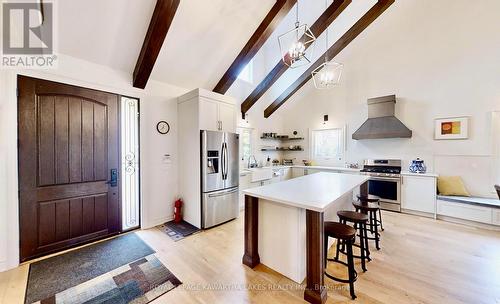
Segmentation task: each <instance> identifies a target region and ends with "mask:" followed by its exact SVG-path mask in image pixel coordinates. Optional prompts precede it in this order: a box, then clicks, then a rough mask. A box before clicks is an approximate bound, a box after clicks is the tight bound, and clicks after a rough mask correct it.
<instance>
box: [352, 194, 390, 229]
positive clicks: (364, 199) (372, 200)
mask: <svg viewBox="0 0 500 304" xmlns="http://www.w3.org/2000/svg"><path fill="white" fill-rule="evenodd" d="M357 197H358V201H361V202H364V203H375V204H377V205H378V206H379V207H380V199H378V198H370V197H368V196H364V195H357ZM377 223H380V230H381V231H384V225H383V223H382V211H381V208H380V209H379V210H378V220H377Z"/></svg>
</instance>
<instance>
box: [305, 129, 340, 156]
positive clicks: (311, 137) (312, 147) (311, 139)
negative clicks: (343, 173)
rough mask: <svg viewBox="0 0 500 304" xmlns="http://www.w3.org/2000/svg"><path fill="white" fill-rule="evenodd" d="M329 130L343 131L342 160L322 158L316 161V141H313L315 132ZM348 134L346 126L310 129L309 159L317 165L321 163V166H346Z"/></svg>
mask: <svg viewBox="0 0 500 304" xmlns="http://www.w3.org/2000/svg"><path fill="white" fill-rule="evenodd" d="M327 130H341V134H342V155H341V159H340V160H339V159H337V158H321V159H315V158H314V139H313V132H314V131H327ZM346 133H347V127H346V126H345V125H344V126H342V127H337V128H335V127H329V128H320V129H310V130H309V159H310V160H311V161H314V162H316V163H319V164H320V165H335V166H338V165H341V166H343V165H344V164H345V158H346V156H345V155H346V146H347V138H346Z"/></svg>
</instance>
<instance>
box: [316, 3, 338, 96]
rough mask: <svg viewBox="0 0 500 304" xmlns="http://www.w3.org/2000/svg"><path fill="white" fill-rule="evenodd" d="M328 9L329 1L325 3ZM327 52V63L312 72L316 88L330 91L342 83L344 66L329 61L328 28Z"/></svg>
mask: <svg viewBox="0 0 500 304" xmlns="http://www.w3.org/2000/svg"><path fill="white" fill-rule="evenodd" d="M325 3H326V6H327V7H328V0H326V1H325ZM325 34H326V37H325V38H326V39H325V40H326V51H325V62H324V63H323V64H322V65H320V66H319V67H317V68H316V69H314V71H312V72H311V76H312V78H313V81H314V86H315V87H316V88H317V89H330V88H333V87H336V86H338V85H339V83H340V78H341V76H342V71H343V70H344V65H343V64H341V63H338V62H333V61H329V58H328V47H329V44H328V28H327V29H326V33H325Z"/></svg>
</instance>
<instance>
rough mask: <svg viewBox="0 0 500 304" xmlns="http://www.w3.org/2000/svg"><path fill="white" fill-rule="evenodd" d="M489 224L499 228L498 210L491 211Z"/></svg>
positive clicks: (499, 211) (499, 214) (499, 215)
mask: <svg viewBox="0 0 500 304" xmlns="http://www.w3.org/2000/svg"><path fill="white" fill-rule="evenodd" d="M491 215H492V216H491V223H492V224H493V225H499V226H500V209H492V214H491Z"/></svg>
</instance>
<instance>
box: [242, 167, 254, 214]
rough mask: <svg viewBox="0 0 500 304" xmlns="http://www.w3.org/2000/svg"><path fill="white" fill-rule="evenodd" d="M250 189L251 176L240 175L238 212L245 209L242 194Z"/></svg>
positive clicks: (243, 195)
mask: <svg viewBox="0 0 500 304" xmlns="http://www.w3.org/2000/svg"><path fill="white" fill-rule="evenodd" d="M251 187H252V174H251V173H249V174H246V175H240V185H239V191H240V193H239V194H240V196H239V205H240V210H242V209H244V208H245V194H244V193H243V190H246V189H248V188H251Z"/></svg>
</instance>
